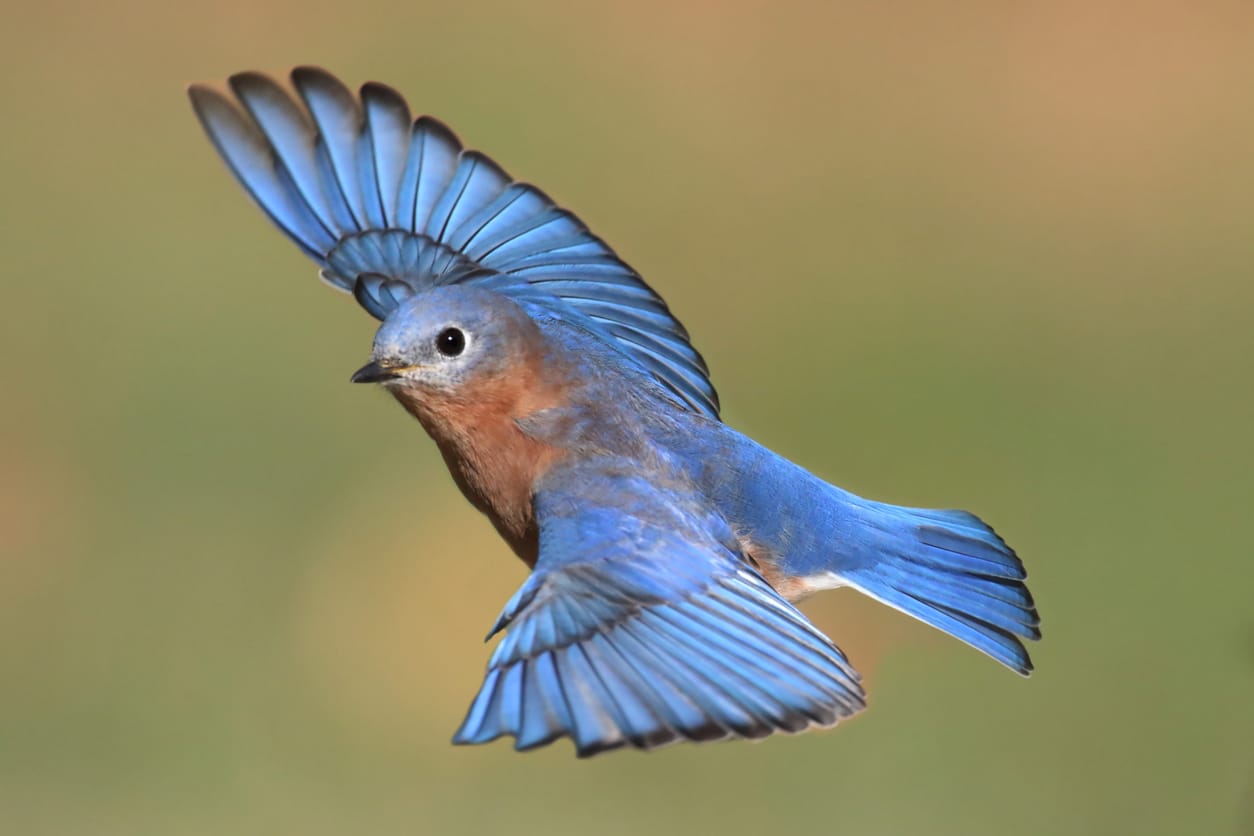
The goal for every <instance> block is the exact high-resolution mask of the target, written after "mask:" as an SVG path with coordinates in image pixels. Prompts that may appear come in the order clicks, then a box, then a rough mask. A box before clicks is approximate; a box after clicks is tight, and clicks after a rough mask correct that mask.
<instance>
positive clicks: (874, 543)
mask: <svg viewBox="0 0 1254 836" xmlns="http://www.w3.org/2000/svg"><path fill="white" fill-rule="evenodd" d="M291 81H292V86H293V88H294V90H295V93H296V95H295V96H293V95H291V94H289V93H288V92H287V91H286V90H285V89H284V88H283V87H281V86H280V85H279V84H277V83H276V82H274V81H273V80H271V79H269V78H267V77H266V76H263V75H259V74H255V73H242V74H240V75H236V76H233V77H232V78H231V79H230V90H231V92H232V93H233V94H234V98H233V99H232V98H231V97H230V96H227V95H224V94H223V93H220V92H217V91H215V90H213V89H211V88H209V87H202V86H199V85H194V86H192V87H191V88H190V91H189V93H190V96H191V100H192V104H193V106H194V107H195V110H196V113H197V115H198V116H199V118H200V121H201V123H202V124H203V126H204V128H205V130H206V132H207V133H208V134H209V137H210V139H211V140H212V141H213V143H214V145H215V146H216V147H217V149H218V153H219V154H221V156H222V158H223V159H224V160H225V161H226V163H227V165H228V166H230V168H231V170H232V171H233V172H234V174H235V176H236V178H237V179H238V180H239V182H240V183H241V184H242V185H243V186H244V188H246V189H247V190H248V192H249V193H250V194H251V195H252V196H253V199H254V200H255V201H256V202H257V203H258V204H259V205H260V206H261V208H262V209H264V210H265V212H266V213H267V214H268V215H269V216H270V218H271V219H272V220H273V221H274V222H275V223H276V224H277V225H278V226H279V228H280V229H282V230H283V232H285V233H286V234H287V236H288V237H289V238H291V239H292V240H293V241H295V242H296V244H297V245H298V246H300V248H301V249H302V250H304V251H305V253H306V254H307V255H309V256H310V257H312V258H313V259H314V260H315V261H317V262H318V264H319V265H320V266H321V268H322V272H321V275H322V278H323V279H324V280H326V281H327V282H328V283H329V284H331V285H332V286H333V287H336V288H339V289H340V290H343V291H347V292H349V293H352V294H353V295H354V296H355V297H356V299H357V301H358V302H359V303H360V304H361V306H362V307H364V308H365V309H366V310H367V311H368V312H369V313H370V314H372V315H373V316H374V317H376V318H377V319H380V320H382V323H383V324H382V325H381V326H380V328H379V330H378V333H377V335H376V337H375V340H374V348H373V351H372V353H371V356H370V362H369V363H367V364H366V365H365V366H363V367H362V368H361V369H360V370H358V371H357V372H356V373H355V374H354V375H353V377H352V380H353V381H354V382H356V383H381V384H382V385H383V386H384V387H386V388H387V390H388V391H389V392H391V393H392V395H393V396H394V397H395V398H396V400H398V401H399V402H400V403H401V405H402V406H403V407H404V408H405V409H406V410H408V411H409V412H410V413H411V414H413V416H414V417H415V418H417V419H418V421H419V422H420V423H421V424H422V426H423V428H424V429H425V430H426V431H427V433H428V434H429V435H430V436H431V437H432V438H433V439H434V440H435V442H436V444H437V445H439V448H440V452H441V453H442V454H443V455H444V459H445V461H446V463H447V464H448V468H449V471H450V472H451V473H452V476H453V480H454V481H455V482H456V483H457V485H458V487H460V488H461V490H462V492H463V493H464V494H465V495H466V497H467V499H469V500H470V502H471V504H473V505H474V506H475V507H476V508H478V509H479V510H480V511H482V512H483V513H484V514H486V515H487V517H488V518H489V519H490V520H491V521H492V524H493V525H494V526H496V529H497V531H498V532H500V534H501V536H502V537H503V538H504V539H505V541H506V542H507V543H508V544H509V545H510V547H511V548H512V549H513V550H514V552H515V554H517V555H518V556H519V557H520V558H521V559H522V560H523V561H524V562H525V563H526V564H527V565H528V566H529V567H531V568H532V570H533V571H532V573H531V575H530V576H529V577H528V578H527V580H526V582H525V583H523V585H522V587H521V588H520V589H519V590H518V592H517V593H516V594H515V595H514V597H513V598H512V599H510V601H509V602H508V603H507V604H506V605H505V609H504V611H503V612H502V613H501V616H500V618H499V619H498V620H497V622H496V625H495V626H494V627H493V628H492V631H491V633H490V634H489V637H490V636H492V635H495V634H496V633H498V632H500V631H501V630H505V629H507V628H508V632H507V633H506V634H505V636H504V637H503V638H502V639H501V641H500V642H499V644H497V646H496V648H495V651H494V652H493V653H492V657H491V660H490V661H489V663H488V670H487V675H486V677H485V679H484V682H483V685H482V687H481V689H480V691H479V694H478V696H477V697H476V698H475V700H474V703H473V704H472V705H471V707H470V711H469V713H468V715H467V717H466V720H465V722H464V723H463V724H462V726H461V728H460V729H459V730H458V731H457V734H456V736H455V737H454V742H456V743H485V742H487V741H490V740H494V739H495V738H497V737H500V736H502V735H512V736H513V737H514V739H515V746H516V748H518V749H530V748H533V747H536V746H542V745H545V744H547V743H550V742H552V741H553V740H556V739H557V738H560V737H563V736H569V737H570V738H571V739H572V741H573V742H574V745H575V749H576V752H577V753H578V754H579V755H589V754H594V753H596V752H600V751H604V750H607V749H614V748H617V747H621V746H633V747H636V748H639V749H651V748H654V747H657V746H661V745H664V744H666V743H671V742H674V741H679V740H693V741H700V740H716V739H724V738H759V737H764V736H766V735H769V734H771V733H773V732H776V731H788V732H798V731H802V730H805V729H807V728H810V727H814V726H831V725H834V724H835V723H837V722H838V721H840V720H841V719H843V718H845V717H849V716H850V715H852V714H855V713H856V712H858V711H860V710H861V709H862V708H863V707H864V705H865V701H864V693H863V689H862V686H861V684H860V677H859V676H858V674H857V672H856V671H855V670H854V669H853V667H852V666H851V665H850V663H849V661H848V660H847V659H846V657H845V655H844V654H843V653H842V652H841V651H840V650H839V649H838V648H837V647H836V645H835V644H833V643H832V641H831V640H830V639H828V638H827V637H826V636H825V635H823V633H821V632H820V631H819V630H818V629H817V628H815V626H814V625H813V624H811V623H810V622H809V621H808V620H807V619H806V617H805V616H804V615H802V614H801V613H800V612H799V611H798V610H796V609H795V608H794V607H793V606H792V604H790V603H789V602H790V601H797V600H799V599H801V598H804V597H805V596H807V595H810V594H812V593H814V592H818V591H820V590H824V589H832V588H835V587H840V586H848V587H853V588H854V589H856V590H858V591H859V592H862V593H863V594H865V595H869V596H870V597H872V598H874V599H875V600H877V601H880V602H882V603H884V604H887V605H889V606H890V607H894V608H896V609H898V610H901V611H902V612H904V613H906V614H907V615H911V616H913V617H915V618H917V619H919V620H921V621H923V622H925V623H927V624H930V625H932V626H933V627H936V628H939V629H940V630H943V631H944V632H946V633H949V634H950V635H952V636H954V637H956V638H958V639H960V640H962V641H964V642H966V643H967V644H969V645H971V646H972V647H974V648H976V649H977V650H980V651H982V652H984V653H986V654H988V655H989V656H992V657H993V658H994V659H996V660H997V661H999V662H1001V663H1002V664H1003V665H1006V666H1007V667H1009V668H1011V669H1012V670H1015V671H1018V672H1019V673H1021V674H1023V675H1027V674H1028V673H1029V672H1030V671H1031V670H1032V663H1031V661H1030V659H1029V658H1028V654H1027V651H1026V650H1025V649H1024V646H1023V643H1022V642H1021V639H1031V640H1035V639H1038V638H1040V630H1039V629H1038V625H1039V623H1040V620H1039V618H1038V617H1037V613H1036V608H1035V605H1034V604H1033V601H1032V596H1031V594H1030V593H1029V592H1028V589H1027V587H1026V586H1025V584H1024V580H1025V579H1026V577H1027V575H1026V573H1025V572H1024V568H1023V564H1022V563H1021V562H1020V561H1019V559H1018V558H1017V557H1016V556H1015V553H1014V552H1013V551H1012V550H1011V549H1010V548H1009V547H1008V546H1007V545H1006V544H1005V542H1004V541H1002V539H1001V538H1000V537H998V536H997V535H996V534H995V533H994V532H993V530H992V529H991V528H989V527H988V526H987V525H985V524H984V523H983V522H982V521H980V520H979V519H978V518H976V517H975V516H973V515H972V514H969V513H967V512H965V511H942V510H927V509H921V508H905V507H900V506H895V505H887V504H883V503H879V502H874V501H871V500H867V499H862V498H861V497H858V496H855V495H854V494H851V493H849V492H847V491H844V490H842V489H840V488H838V487H835V486H834V485H830V484H828V483H826V482H824V481H823V480H821V479H819V478H818V477H816V476H814V475H813V474H811V473H809V472H808V471H806V470H804V469H802V468H801V467H799V466H797V465H795V464H793V463H792V462H789V461H787V460H785V459H783V458H781V457H780V456H777V455H775V454H774V453H772V452H771V451H770V450H767V449H766V448H764V447H762V446H761V445H759V444H757V443H756V442H754V441H753V440H752V439H750V438H747V437H745V436H744V435H741V434H740V433H738V432H736V431H735V430H733V429H731V428H730V427H728V426H727V425H726V424H724V423H722V421H721V420H720V419H719V404H718V397H717V395H716V394H715V392H714V387H713V386H712V385H711V384H710V380H709V376H708V371H707V369H706V365H705V362H704V360H702V358H701V355H700V354H698V353H697V351H696V349H694V348H693V347H692V345H691V344H690V343H689V341H688V334H687V332H686V331H685V330H684V327H683V326H682V325H680V323H679V321H678V320H676V319H675V317H674V316H673V315H672V314H671V313H670V311H669V309H668V308H667V306H666V304H665V303H664V302H663V301H662V299H661V298H660V297H659V296H658V295H657V294H656V293H654V292H653V290H651V289H650V288H649V286H648V285H646V284H645V283H644V281H643V280H642V279H641V278H640V276H639V275H637V274H636V272H635V271H634V270H632V268H631V267H629V266H628V265H627V264H626V263H624V262H623V260H622V259H620V258H619V257H618V256H617V255H616V254H615V253H614V251H613V250H611V249H610V248H609V247H608V246H606V244H605V243H604V242H602V241H601V239H599V238H597V237H596V236H594V235H593V234H592V233H590V232H589V231H588V229H587V227H585V226H584V225H583V224H582V223H580V221H579V220H578V219H577V218H576V217H575V216H574V215H572V214H571V213H570V212H568V211H566V210H564V209H561V208H559V207H557V206H556V205H555V204H554V203H553V201H552V200H550V199H549V198H548V197H547V196H546V195H545V194H544V193H543V192H541V191H540V190H539V189H537V188H535V187H534V186H531V185H528V184H526V183H520V182H516V181H514V180H512V179H511V178H510V177H509V176H507V175H506V174H505V172H504V171H502V170H501V168H500V167H499V166H497V165H496V164H495V163H494V162H492V161H491V160H489V159H488V158H487V157H485V156H483V155H482V154H480V153H478V152H475V151H468V150H464V149H463V147H462V145H461V143H460V142H459V141H458V139H457V138H456V137H455V136H454V135H453V133H452V132H451V131H450V130H449V129H448V128H446V127H445V126H444V125H443V124H441V123H440V122H438V121H436V120H434V119H432V118H430V117H427V116H423V117H420V118H418V119H412V118H411V116H410V112H409V108H408V107H407V105H406V104H405V101H404V99H402V98H401V96H400V95H399V94H397V93H396V92H395V91H394V90H392V89H391V88H389V87H385V86H383V85H380V84H374V83H370V84H366V85H365V86H363V87H362V88H361V93H360V96H354V95H353V94H352V93H351V92H350V91H349V90H348V89H347V88H346V87H345V86H344V85H343V84H341V83H340V82H339V81H337V80H336V79H335V78H334V77H332V76H331V75H329V74H328V73H326V72H325V71H323V70H319V69H314V68H298V69H296V70H294V71H293V72H292V76H291Z"/></svg>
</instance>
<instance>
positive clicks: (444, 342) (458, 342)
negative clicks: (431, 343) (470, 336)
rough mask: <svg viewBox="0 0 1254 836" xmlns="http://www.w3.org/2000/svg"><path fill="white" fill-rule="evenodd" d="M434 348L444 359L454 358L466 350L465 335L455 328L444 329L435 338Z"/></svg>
mask: <svg viewBox="0 0 1254 836" xmlns="http://www.w3.org/2000/svg"><path fill="white" fill-rule="evenodd" d="M435 348H436V351H439V352H440V353H441V354H443V355H444V356H445V357H456V356H457V355H459V354H461V353H462V351H464V350H465V348H466V335H465V334H463V333H462V332H461V331H460V330H458V329H456V328H445V329H444V330H443V331H441V332H440V336H438V337H436V338H435Z"/></svg>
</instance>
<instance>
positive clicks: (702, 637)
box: [454, 459, 864, 755]
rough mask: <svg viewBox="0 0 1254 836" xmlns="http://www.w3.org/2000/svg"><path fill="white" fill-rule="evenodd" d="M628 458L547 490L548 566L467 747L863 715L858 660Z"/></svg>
mask: <svg viewBox="0 0 1254 836" xmlns="http://www.w3.org/2000/svg"><path fill="white" fill-rule="evenodd" d="M635 470H636V468H635V466H634V465H633V463H632V462H630V461H623V460H615V459H593V460H587V461H582V462H580V463H579V464H577V465H573V466H569V467H558V468H555V469H554V470H553V471H551V472H550V473H549V475H547V476H546V477H545V478H544V479H543V480H542V482H541V484H540V485H538V487H537V502H536V515H537V520H538V522H539V527H540V550H541V552H540V554H541V557H540V561H539V562H538V563H537V564H536V567H535V571H534V572H533V573H532V575H531V577H530V578H528V580H527V582H526V583H525V584H524V585H523V587H522V588H521V589H520V590H519V591H518V593H516V594H515V596H514V597H513V598H512V599H511V600H510V602H509V604H507V605H506V608H505V611H504V612H503V613H502V614H501V618H500V619H499V620H498V622H497V624H496V626H495V627H494V628H493V632H496V631H499V630H502V629H505V628H507V627H508V628H509V632H508V633H507V634H506V635H505V637H504V638H503V639H502V640H501V642H500V644H498V645H497V647H496V650H495V652H494V653H493V654H492V659H491V661H490V662H489V663H488V676H487V678H486V679H485V681H484V684H483V688H482V689H481V690H480V692H479V696H478V697H477V698H476V699H475V701H474V703H473V705H472V706H471V709H470V712H469V714H468V715H467V717H466V721H465V723H464V724H463V725H462V728H461V729H460V730H459V731H458V733H457V735H456V737H455V738H454V740H455V742H458V743H483V742H486V741H489V740H493V739H495V738H497V737H500V736H501V735H506V734H508V735H514V736H515V738H516V742H515V745H516V746H517V747H518V748H520V749H525V748H530V747H531V746H536V745H541V744H543V743H547V742H549V741H551V740H552V739H554V738H556V737H558V736H561V735H569V736H571V737H572V738H573V739H574V741H575V745H576V749H577V750H578V752H579V753H580V754H581V755H589V754H594V753H596V752H599V751H602V750H605V749H610V748H616V747H618V746H623V745H632V746H637V747H653V746H658V745H662V744H664V743H669V742H673V741H677V740H710V739H717V738H724V737H761V736H764V735H766V734H769V733H771V732H772V731H791V732H797V731H802V730H804V729H806V728H809V727H811V726H830V725H833V724H834V723H836V722H837V721H838V720H840V719H841V718H843V717H848V716H850V715H851V714H853V713H855V712H857V711H858V710H860V709H861V708H862V707H863V705H864V697H863V692H862V687H861V685H860V684H859V678H858V675H857V673H855V672H854V670H853V668H852V667H850V665H849V663H848V661H847V660H846V659H845V657H844V655H843V654H842V653H841V652H840V650H839V649H837V648H836V646H835V645H833V644H832V643H831V641H830V640H829V639H827V637H825V636H824V635H823V634H822V633H820V632H819V631H818V630H817V629H815V628H814V626H813V625H812V624H810V622H809V621H808V620H807V619H806V618H805V616H803V615H802V614H801V613H800V612H798V611H797V610H796V609H794V608H793V607H792V605H790V604H788V603H787V602H786V601H784V599H782V598H781V597H780V596H779V595H778V593H776V592H775V591H774V590H773V589H771V587H770V586H769V585H768V584H767V583H766V582H765V581H764V580H763V579H762V578H761V577H760V576H759V575H758V574H757V573H756V572H754V571H753V570H752V569H750V568H749V567H747V566H746V565H745V564H744V562H743V561H742V560H740V559H739V558H737V556H736V552H735V549H736V548H737V547H736V540H735V537H734V535H733V534H732V532H731V530H730V529H728V528H727V526H726V523H723V522H721V521H720V520H719V519H718V517H717V516H715V515H712V514H710V513H709V511H708V510H704V506H703V503H701V501H700V499H699V498H698V497H696V496H691V495H690V496H687V497H685V496H683V495H679V494H675V493H671V494H668V495H667V496H666V497H665V498H664V499H663V498H659V496H658V495H657V492H656V489H655V486H654V485H653V483H652V482H651V481H650V480H648V479H646V478H643V477H642V476H639V475H636V474H635Z"/></svg>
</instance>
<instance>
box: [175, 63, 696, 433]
mask: <svg viewBox="0 0 1254 836" xmlns="http://www.w3.org/2000/svg"><path fill="white" fill-rule="evenodd" d="M228 86H229V89H230V95H227V94H226V93H223V92H221V91H219V90H216V89H214V88H212V87H209V86H206V85H200V84H194V85H191V87H189V89H188V95H189V96H190V98H191V101H192V106H193V108H194V110H195V112H196V115H197V117H198V118H199V119H200V122H201V125H202V126H203V127H204V130H205V132H206V134H207V135H208V136H209V139H210V141H211V142H212V143H213V145H214V147H215V148H216V149H217V151H218V154H219V155H220V156H221V157H222V159H223V160H224V161H225V162H226V164H227V166H228V168H230V170H231V172H232V173H233V174H234V175H235V178H236V179H237V180H238V181H239V182H240V184H241V185H242V186H243V187H244V189H245V190H246V191H247V192H248V193H249V194H250V195H251V196H252V198H253V200H254V201H255V202H256V203H257V204H258V205H259V206H260V207H261V208H262V210H263V211H265V213H266V214H267V215H268V216H269V217H270V219H271V220H272V221H273V222H274V223H275V224H276V225H277V226H278V227H279V228H280V229H281V230H282V231H283V232H284V233H285V234H286V235H287V236H288V237H289V238H291V239H292V240H293V241H294V242H295V243H296V244H297V245H298V246H299V247H300V249H301V250H302V251H303V252H304V253H305V254H306V255H308V256H310V257H311V258H313V259H314V260H315V261H317V262H318V263H319V264H320V265H321V266H322V268H323V276H324V278H325V279H326V280H327V281H328V283H330V284H331V285H333V286H335V287H337V288H339V289H341V290H344V291H348V292H351V293H354V295H355V296H356V297H357V299H358V301H359V302H361V303H362V305H363V307H365V308H366V310H367V311H368V312H370V313H371V314H372V315H373V316H375V317H377V318H380V319H382V318H384V317H385V316H386V315H387V314H388V313H390V311H391V310H392V309H394V308H395V306H396V305H397V304H399V302H398V301H397V300H398V298H399V297H400V296H401V295H402V294H397V293H391V294H386V295H381V296H374V295H372V287H375V286H378V285H379V284H380V282H378V281H376V282H375V283H374V284H373V285H370V286H367V287H363V288H360V289H359V288H358V287H357V285H358V283H359V277H360V276H362V275H363V274H374V275H376V276H382V277H385V278H386V279H390V280H391V281H392V282H394V283H401V284H407V285H409V286H410V287H411V288H412V290H413V291H415V292H417V291H421V290H425V289H427V288H429V287H432V286H435V285H439V284H450V283H457V282H472V281H482V280H483V279H484V277H485V275H495V276H497V277H498V278H499V277H500V276H506V277H509V278H511V279H512V280H514V281H513V283H514V284H515V285H516V286H517V287H518V288H520V289H521V288H525V289H526V290H528V291H530V292H531V293H534V294H542V295H545V296H548V297H551V298H556V299H559V300H561V302H562V303H564V306H565V310H566V312H567V313H568V314H570V315H573V316H572V318H573V319H576V320H577V321H578V324H580V325H582V326H583V327H585V328H587V329H589V330H591V331H593V332H594V333H596V334H597V335H598V336H600V337H601V338H603V339H605V340H606V341H607V342H608V343H610V344H611V345H614V346H615V347H616V348H618V349H619V350H620V351H621V353H623V354H624V355H625V356H627V357H629V358H630V359H631V360H632V361H633V362H635V363H636V364H637V365H639V366H641V367H642V368H643V369H645V370H646V371H648V372H650V373H651V374H652V375H653V376H654V377H655V378H657V379H658V380H659V382H661V383H662V384H663V385H664V386H665V387H666V388H667V389H668V390H670V391H671V392H672V393H674V394H675V395H676V396H677V397H678V398H679V399H680V401H681V402H682V403H683V404H684V405H686V406H687V407H688V408H690V409H692V410H693V411H695V412H698V413H701V414H704V415H708V416H710V417H713V418H717V417H718V412H719V405H718V395H717V393H716V392H715V390H714V387H713V385H712V384H711V383H710V381H709V370H708V367H707V366H706V364H705V361H704V359H703V358H702V357H701V355H700V353H698V352H697V351H696V349H694V348H693V347H692V345H691V343H690V341H689V337H688V332H687V330H686V329H685V328H684V327H683V325H682V324H681V323H680V322H679V320H678V319H676V318H675V317H674V315H673V314H672V313H671V312H670V310H669V308H668V307H667V306H666V303H665V302H664V301H663V300H662V298H661V297H660V296H659V295H658V294H657V293H656V292H654V291H653V289H652V288H650V287H649V286H648V284H646V283H645V281H644V280H643V279H642V278H641V277H640V275H639V274H638V273H636V271H635V270H633V269H632V268H631V267H630V265H628V264H627V263H626V262H624V261H623V260H622V259H621V258H619V257H618V255H617V254H616V253H615V252H614V251H613V250H612V249H611V248H610V247H609V246H608V245H606V244H605V242H604V241H602V240H601V239H600V238H598V237H597V236H595V235H593V234H592V233H591V232H590V231H589V230H588V228H587V227H586V226H585V225H584V224H583V223H582V222H581V221H580V220H579V219H578V218H577V217H575V216H574V215H573V214H572V213H570V212H569V211H567V210H565V209H562V208H560V207H558V206H557V205H556V204H555V203H554V202H553V201H552V200H551V199H550V198H549V197H548V196H547V195H546V194H545V193H544V192H542V191H541V190H540V189H538V188H536V187H535V186H532V185H530V184H528V183H523V182H518V181H514V180H512V179H511V178H510V176H509V175H508V174H506V172H505V171H504V170H503V169H502V168H501V167H500V166H498V165H497V164H496V163H495V162H493V161H492V160H491V159H490V158H488V157H487V156H485V155H483V154H481V153H479V152H477V151H472V150H467V149H465V148H464V147H463V145H462V144H461V142H460V141H459V140H458V138H457V136H456V135H455V134H454V133H453V132H452V131H451V130H449V128H448V127H447V126H445V125H444V124H443V123H442V122H440V121H438V120H436V119H433V118H431V117H429V116H420V117H418V118H416V119H414V118H412V117H411V115H410V109H409V106H408V105H407V104H406V102H405V99H404V98H403V97H402V96H401V95H400V94H399V93H397V92H396V91H395V90H393V89H392V88H390V87H387V86H385V85H383V84H378V83H375V82H370V83H367V84H365V85H363V86H362V87H361V90H360V93H359V94H357V95H354V94H353V93H352V92H351V91H350V90H349V89H348V88H347V87H345V86H344V84H343V83H341V82H340V81H339V80H338V79H336V78H335V77H334V76H332V75H331V74H330V73H327V72H326V71H325V70H322V69H319V68H316V67H298V68H296V69H295V70H293V71H292V73H291V86H292V90H293V91H294V93H293V92H289V91H288V89H286V88H285V87H283V86H282V85H280V84H279V83H278V82H277V81H275V80H273V79H271V78H270V77H268V76H266V75H263V74H260V73H254V72H246V73H239V74H237V75H234V76H231V78H230V79H229V82H228ZM499 285H500V283H499V282H498V283H497V286H499Z"/></svg>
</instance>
